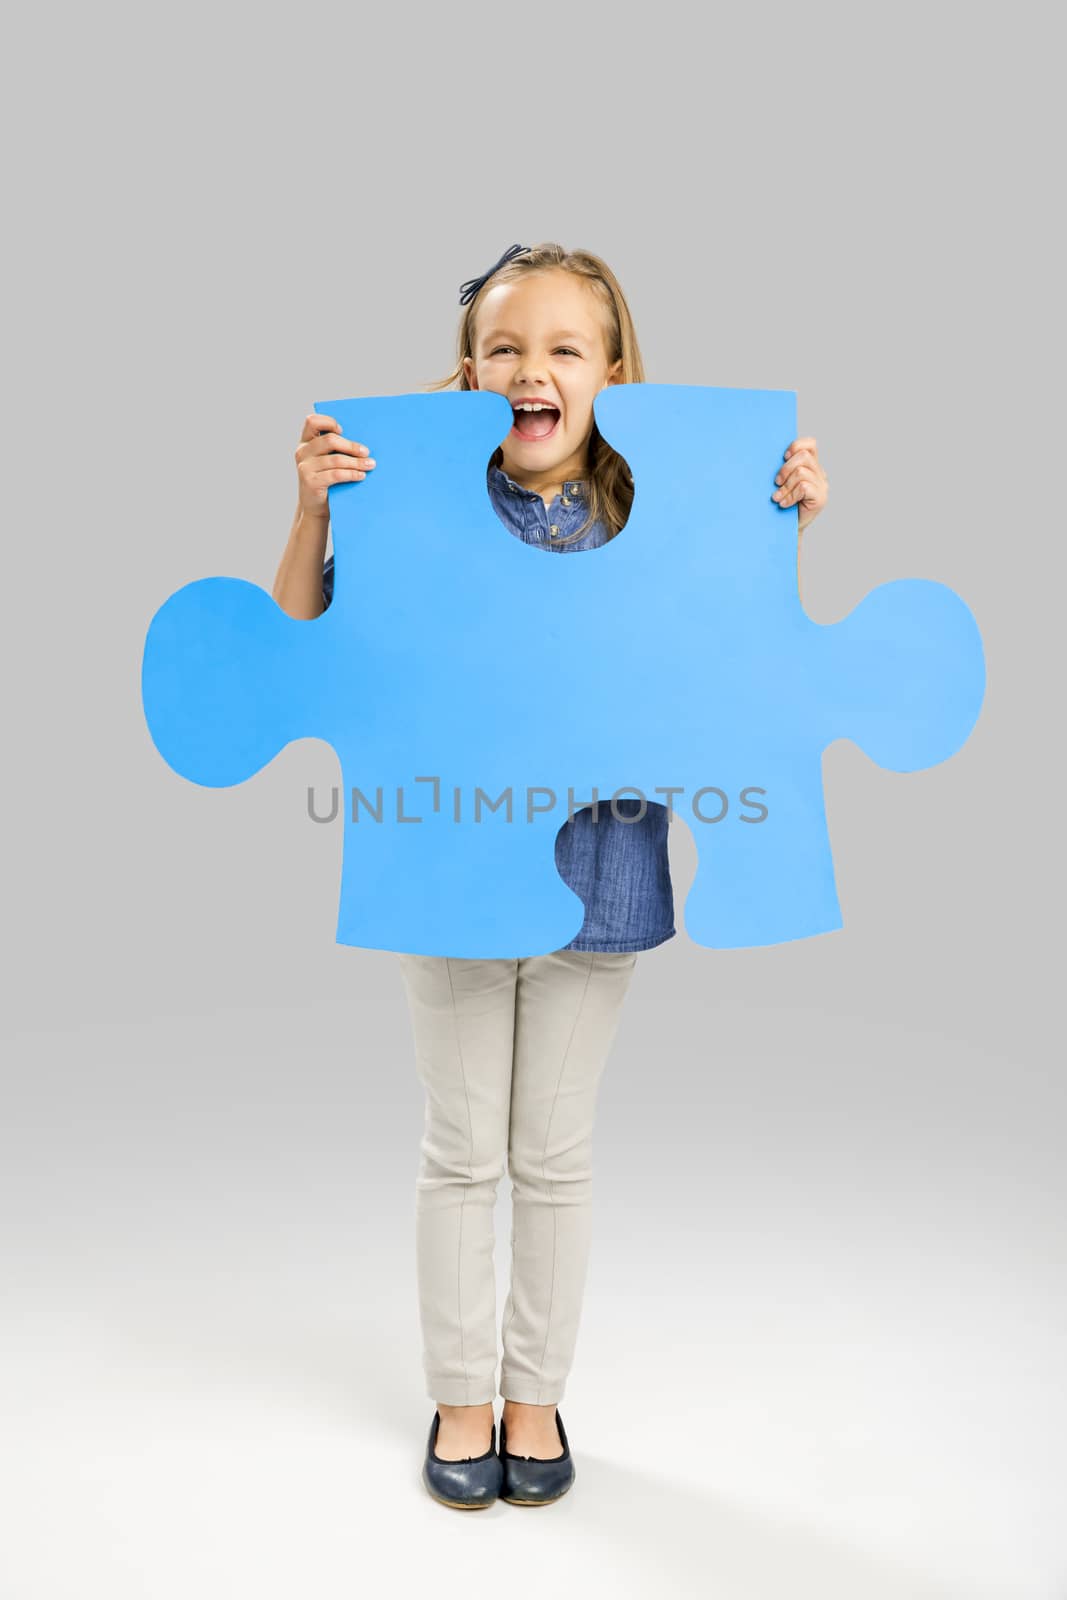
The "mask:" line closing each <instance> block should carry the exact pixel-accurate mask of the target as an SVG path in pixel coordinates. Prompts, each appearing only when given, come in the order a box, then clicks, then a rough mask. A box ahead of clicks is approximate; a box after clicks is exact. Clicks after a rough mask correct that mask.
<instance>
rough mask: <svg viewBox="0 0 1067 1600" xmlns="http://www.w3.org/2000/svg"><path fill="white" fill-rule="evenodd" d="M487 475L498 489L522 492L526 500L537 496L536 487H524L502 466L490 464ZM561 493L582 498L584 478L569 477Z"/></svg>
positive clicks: (583, 494)
mask: <svg viewBox="0 0 1067 1600" xmlns="http://www.w3.org/2000/svg"><path fill="white" fill-rule="evenodd" d="M489 476H490V478H491V479H492V480H493V481H494V482H495V483H496V485H497V487H498V488H499V489H503V490H505V491H506V492H507V493H509V494H522V495H525V496H526V498H527V500H536V499H537V498H538V494H537V490H536V489H524V488H523V486H522V484H521V483H516V482H515V480H514V478H512V477H510V476H509V475H508V473H506V472H505V471H504V469H503V467H494V466H490V468H489ZM563 493H564V494H565V495H566V496H567V497H568V498H569V499H572V500H581V499H583V498H584V496H585V479H584V478H573V479H570V480H569V481H568V482H567V483H565V484H564V485H563Z"/></svg>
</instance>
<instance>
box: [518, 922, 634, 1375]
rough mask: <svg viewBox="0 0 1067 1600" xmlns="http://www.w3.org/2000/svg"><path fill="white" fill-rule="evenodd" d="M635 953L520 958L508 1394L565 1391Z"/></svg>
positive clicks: (568, 952)
mask: <svg viewBox="0 0 1067 1600" xmlns="http://www.w3.org/2000/svg"><path fill="white" fill-rule="evenodd" d="M636 962H637V955H636V953H634V952H626V953H615V952H606V951H581V950H557V951H555V952H554V953H553V954H551V955H545V956H530V957H526V958H523V959H521V960H520V961H519V963H518V974H517V984H516V1014H515V1055H514V1065H513V1068H512V1082H511V1118H510V1127H509V1144H508V1161H509V1171H510V1173H511V1184H512V1189H511V1202H512V1236H511V1249H512V1257H511V1262H512V1265H511V1289H510V1292H509V1294H508V1298H507V1302H506V1304H505V1307H504V1328H503V1343H504V1355H503V1361H502V1364H501V1372H500V1393H501V1394H502V1395H503V1396H504V1398H505V1399H507V1400H517V1401H521V1402H524V1403H526V1404H528V1405H550V1404H552V1403H553V1402H558V1401H559V1400H561V1399H562V1398H563V1393H564V1386H565V1383H566V1379H567V1375H568V1373H569V1371H570V1367H571V1362H572V1359H573V1356H574V1348H575V1343H576V1340H577V1336H578V1323H579V1318H580V1315H581V1304H582V1294H583V1291H584V1288H585V1277H586V1267H587V1262H588V1256H589V1245H590V1238H591V1222H592V1165H591V1163H592V1134H593V1116H594V1110H595V1104H596V1095H597V1088H598V1085H599V1081H600V1076H601V1072H602V1070H603V1067H604V1064H605V1062H606V1060H607V1056H608V1052H609V1050H610V1048H611V1044H612V1041H613V1040H614V1037H615V1033H616V1030H617V1027H618V1021H619V1013H620V1010H621V1007H622V1003H623V1000H624V998H625V996H626V991H627V988H628V986H629V983H630V978H631V976H632V974H633V970H634V967H635V965H636Z"/></svg>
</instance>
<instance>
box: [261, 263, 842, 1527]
mask: <svg viewBox="0 0 1067 1600" xmlns="http://www.w3.org/2000/svg"><path fill="white" fill-rule="evenodd" d="M460 304H461V305H462V306H464V307H465V310H464V312H463V315H462V318H461V320H460V326H459V340H458V361H457V365H456V367H455V369H454V370H453V371H452V372H451V373H450V374H449V376H448V377H447V378H445V379H443V380H441V381H440V382H439V383H434V384H430V385H428V387H429V388H431V389H443V388H448V387H450V386H457V387H459V388H460V389H481V388H484V389H492V390H494V391H496V392H497V393H499V394H503V395H506V396H507V398H508V399H509V400H510V401H511V402H512V405H513V406H514V407H515V422H514V426H513V427H512V429H511V431H510V432H509V433H508V435H507V437H506V438H505V440H504V441H503V443H502V444H501V445H500V446H499V448H498V449H497V450H495V451H494V453H493V455H492V457H491V458H490V460H489V463H488V466H487V489H488V494H489V498H490V500H491V502H492V505H493V507H494V509H495V510H496V512H497V514H498V515H499V517H500V520H501V522H502V523H503V524H504V527H505V528H506V529H507V531H508V532H509V533H511V534H513V535H514V536H515V537H516V538H519V539H522V540H524V541H525V542H526V543H527V544H532V545H535V546H536V547H537V548H538V549H539V550H543V551H544V552H545V554H546V555H549V554H552V553H553V552H559V553H566V554H568V555H576V554H583V555H586V556H587V559H589V560H595V559H596V557H595V555H593V554H592V552H593V551H595V550H597V549H598V548H600V546H602V545H604V544H606V543H607V542H608V540H609V539H613V538H615V537H616V536H617V535H618V534H619V532H620V530H621V529H622V528H623V527H624V525H625V523H626V520H627V516H628V515H629V511H630V506H631V503H632V501H633V492H634V491H633V479H632V478H631V476H630V473H629V470H628V468H627V466H626V463H625V462H624V461H623V459H622V457H621V456H619V455H618V454H617V453H616V451H614V450H613V449H612V448H611V446H610V445H609V444H608V443H607V442H606V441H605V440H604V439H603V438H602V437H601V435H600V433H599V430H598V429H597V426H596V423H595V421H594V418H593V401H594V398H595V396H596V395H597V394H598V392H599V391H600V390H601V389H603V388H604V387H605V385H607V384H609V383H642V382H644V367H643V365H642V361H641V356H640V353H639V350H638V345H637V338H636V335H635V332H634V327H633V323H632V321H631V318H630V312H629V309H628V307H627V304H626V300H625V298H624V296H623V293H622V289H621V288H620V286H619V283H618V281H617V279H616V278H615V275H614V274H613V273H612V272H611V270H610V268H609V267H608V266H607V265H606V263H605V262H604V261H602V260H601V259H600V257H599V256H595V255H592V254H591V253H590V252H588V251H585V250H575V251H565V250H563V249H562V247H561V246H559V245H556V244H542V245H538V246H537V247H535V248H534V249H532V250H530V249H529V248H527V247H526V246H519V245H513V246H512V247H511V249H510V250H508V251H506V252H505V254H504V255H503V256H502V257H501V258H500V260H499V261H498V262H496V263H495V265H494V266H493V267H491V268H490V269H489V271H488V272H486V273H484V274H483V275H482V276H481V277H479V278H474V279H471V280H469V281H468V282H467V283H465V284H464V285H463V286H462V288H461V290H460ZM296 461H297V471H298V477H299V482H300V498H299V503H298V506H297V513H296V518H295V521H294V523H293V528H292V531H291V533H290V535H289V542H288V545H287V547H286V550H285V553H284V555H283V557H282V560H281V564H280V566H279V568H278V574H277V577H276V579H275V584H274V591H273V593H274V598H275V600H276V601H277V602H278V604H279V605H280V606H281V607H282V608H283V609H284V610H285V611H287V612H288V613H289V614H290V615H292V616H296V617H305V618H310V617H314V616H317V615H319V614H320V612H321V611H322V610H324V609H325V607H326V606H328V605H329V604H330V602H331V599H332V595H333V557H332V556H331V557H330V559H329V560H328V561H326V562H325V564H324V556H325V549H326V537H327V530H328V524H329V503H328V495H327V491H328V489H329V487H330V485H331V484H336V483H345V482H350V481H359V480H361V479H363V478H365V477H366V475H367V473H368V472H369V471H373V470H374V467H375V461H374V459H373V457H371V455H370V450H369V448H368V446H367V445H366V444H364V443H362V442H359V441H356V440H348V439H345V438H343V437H342V436H341V431H340V428H339V426H338V424H337V423H336V422H335V421H334V420H333V419H332V418H329V417H324V416H320V415H317V414H315V413H313V414H311V415H310V416H309V417H308V418H307V420H306V422H305V425H304V431H303V434H302V436H301V442H300V445H299V447H298V449H297V451H296ZM785 463H786V464H785V466H784V467H783V468H782V469H781V470H780V471H779V473H778V476H777V477H776V479H775V482H776V484H778V485H779V487H778V488H777V489H776V491H775V493H774V496H773V498H774V499H775V500H776V501H777V503H778V504H779V505H780V506H783V507H784V506H793V505H799V506H800V508H801V509H800V518H799V529H800V531H803V528H804V527H805V526H807V524H808V523H810V521H811V519H812V517H813V516H815V515H816V514H817V512H818V511H819V510H821V508H822V506H823V504H824V503H825V499H826V487H827V486H826V479H825V474H824V473H823V471H822V468H821V466H820V465H819V462H818V458H817V454H816V446H815V440H814V439H809V438H804V439H796V440H794V442H793V443H792V444H791V445H790V447H789V449H788V450H787V451H786V452H785ZM768 465H770V463H768ZM388 470H389V469H388V463H387V464H386V471H388ZM457 559H458V560H461V559H462V553H461V552H457ZM798 560H799V550H798ZM639 809H640V802H639V801H638V800H637V799H632V798H631V799H623V800H619V801H618V802H616V805H615V807H614V810H613V809H612V808H611V807H610V806H609V805H605V804H603V803H601V806H600V807H599V810H598V814H597V816H596V818H595V820H594V813H593V810H592V808H591V806H586V807H585V808H583V809H582V810H580V811H578V812H577V813H576V814H575V816H574V818H573V819H572V820H571V821H569V822H567V823H565V824H564V825H563V827H562V828H561V829H560V832H559V834H558V836H557V839H556V864H557V867H558V869H559V872H560V875H561V876H562V878H563V880H564V882H565V883H567V885H568V886H569V887H570V888H571V889H573V890H574V892H575V893H576V894H577V895H579V897H580V898H581V900H582V903H583V905H584V908H585V920H584V922H583V923H582V927H581V929H580V930H579V932H578V934H577V935H576V937H575V938H574V939H572V940H571V942H570V944H568V945H566V946H564V947H563V948H562V949H561V950H556V951H553V952H552V953H551V954H548V955H537V956H525V957H518V958H514V959H512V958H509V959H500V960H469V959H455V958H452V957H448V956H419V955H403V954H402V955H401V956H400V963H401V970H402V975H403V981H404V985H405V989H406V992H407V997H408V1002H409V1005H410V1009H411V1019H412V1028H413V1036H414V1046H415V1059H416V1064H417V1070H418V1073H419V1077H420V1079H421V1081H422V1083H423V1084H424V1086H425V1089H426V1118H425V1126H424V1130H423V1136H422V1143H421V1151H420V1164H419V1172H418V1178H417V1182H416V1240H415V1242H416V1262H417V1273H418V1289H419V1307H420V1318H421V1324H422V1337H423V1367H424V1372H425V1377H426V1385H427V1393H428V1395H429V1397H430V1398H431V1399H432V1400H433V1401H434V1402H435V1404H436V1410H435V1413H434V1417H433V1421H432V1423H431V1427H430V1434H429V1439H428V1442H427V1447H426V1455H425V1460H424V1463H423V1481H424V1483H425V1485H426V1488H427V1489H428V1490H429V1492H430V1493H431V1494H432V1495H433V1496H434V1497H435V1498H436V1499H438V1500H441V1501H443V1502H444V1503H445V1504H446V1505H452V1506H458V1507H462V1508H465V1509H466V1508H473V1507H476V1506H487V1505H489V1504H491V1503H492V1501H493V1500H494V1499H495V1498H497V1497H498V1496H500V1497H502V1498H504V1499H507V1500H510V1501H513V1502H516V1503H520V1504H538V1505H540V1504H546V1503H547V1502H549V1501H551V1500H556V1499H559V1497H560V1496H561V1495H562V1494H564V1493H566V1491H567V1490H568V1489H569V1488H570V1485H571V1483H572V1482H573V1480H574V1475H575V1474H574V1464H573V1461H572V1459H571V1454H570V1447H569V1444H568V1440H567V1435H566V1433H565V1432H564V1429H563V1422H562V1418H561V1417H560V1414H559V1409H558V1406H559V1401H560V1400H561V1399H562V1398H563V1394H564V1388H565V1384H566V1380H567V1375H568V1373H569V1371H570V1368H571V1362H572V1359H573V1355H574V1349H575V1343H576V1339H577V1333H578V1323H579V1317H580V1313H581V1303H582V1291H583V1286H584V1281H585V1275H586V1265H587V1260H588V1254H589V1244H590V1222H591V1210H590V1207H591V1188H592V1174H591V1166H590V1163H591V1149H592V1130H593V1116H594V1108H595V1102H596V1095H597V1086H598V1082H599V1079H600V1076H601V1072H602V1070H603V1067H604V1064H605V1062H606V1060H607V1056H608V1053H609V1050H610V1047H611V1044H612V1041H613V1039H614V1036H615V1032H616V1028H617V1025H618V1021H619V1013H620V1009H621V1007H622V1003H623V1000H624V998H625V995H626V992H627V988H628V985H629V983H630V979H631V977H632V975H633V971H634V968H635V965H636V962H637V954H638V952H639V951H641V950H648V949H651V948H652V947H653V946H655V945H659V944H662V943H663V942H664V941H665V940H667V939H670V938H672V937H673V935H674V933H675V927H674V904H673V896H672V890H671V880H670V871H669V866H668V856H667V826H668V812H667V808H666V807H665V806H663V805H659V804H656V803H654V802H651V801H649V802H648V803H647V809H646V811H645V814H644V815H643V816H638V814H637V813H638V811H639ZM505 1167H506V1168H507V1171H508V1172H509V1174H510V1177H511V1184H512V1191H511V1197H512V1213H513V1225H512V1235H511V1247H512V1261H511V1286H510V1292H509V1294H508V1297H507V1301H506V1303H505V1306H504V1316H503V1330H502V1342H503V1358H502V1362H501V1367H500V1388H499V1393H500V1394H501V1396H502V1397H503V1401H504V1406H503V1414H502V1417H501V1423H500V1448H499V1452H498V1451H497V1449H496V1425H495V1421H494V1413H493V1400H494V1397H495V1395H496V1393H497V1385H496V1365H497V1329H496V1285H495V1276H494V1269H493V1246H494V1237H493V1208H494V1203H495V1200H496V1192H497V1185H498V1182H499V1180H500V1178H501V1176H502V1175H503V1173H504V1171H505Z"/></svg>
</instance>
